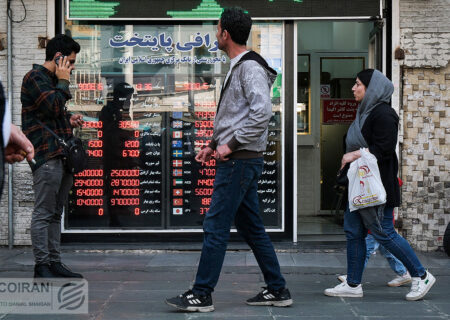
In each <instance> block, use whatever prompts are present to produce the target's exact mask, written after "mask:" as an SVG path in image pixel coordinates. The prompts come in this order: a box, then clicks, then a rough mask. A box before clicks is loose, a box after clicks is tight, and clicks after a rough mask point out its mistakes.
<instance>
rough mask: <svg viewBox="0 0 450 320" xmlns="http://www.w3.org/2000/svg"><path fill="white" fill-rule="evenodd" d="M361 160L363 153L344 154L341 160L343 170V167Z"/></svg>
mask: <svg viewBox="0 0 450 320" xmlns="http://www.w3.org/2000/svg"><path fill="white" fill-rule="evenodd" d="M367 151H368V150H367ZM359 158H361V151H359V150H356V151H353V152H348V153H346V154H344V155H343V156H342V160H341V169H342V168H343V167H345V165H346V164H347V163H352V162H353V161H355V160H356V159H359Z"/></svg>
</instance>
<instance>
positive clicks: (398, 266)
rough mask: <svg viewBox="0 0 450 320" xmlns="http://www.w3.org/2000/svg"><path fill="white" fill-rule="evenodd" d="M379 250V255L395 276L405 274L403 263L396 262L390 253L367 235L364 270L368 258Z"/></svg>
mask: <svg viewBox="0 0 450 320" xmlns="http://www.w3.org/2000/svg"><path fill="white" fill-rule="evenodd" d="M378 249H379V250H380V253H381V255H382V256H383V257H385V258H386V260H387V261H388V262H389V265H390V266H391V269H392V270H394V272H395V273H396V274H398V275H399V276H402V275H404V274H405V273H406V268H405V266H404V265H403V263H402V262H401V261H400V260H398V259H397V258H396V257H394V255H393V254H392V253H390V252H389V251H387V250H386V248H385V247H383V246H382V245H381V244H380V243H379V242H378V241H377V240H375V238H374V237H373V236H372V235H371V234H370V233H369V234H368V235H367V237H366V250H367V253H366V260H365V261H364V268H365V267H366V265H367V262H368V261H369V258H370V256H371V255H372V254H373V253H374V252H375V251H377V250H378Z"/></svg>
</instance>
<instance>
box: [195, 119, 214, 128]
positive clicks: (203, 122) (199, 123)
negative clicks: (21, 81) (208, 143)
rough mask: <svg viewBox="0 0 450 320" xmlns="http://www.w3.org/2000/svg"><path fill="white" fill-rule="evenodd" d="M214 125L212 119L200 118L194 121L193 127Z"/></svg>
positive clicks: (210, 126)
mask: <svg viewBox="0 0 450 320" xmlns="http://www.w3.org/2000/svg"><path fill="white" fill-rule="evenodd" d="M213 126H214V121H212V120H200V121H198V120H197V121H195V127H196V128H201V129H202V128H204V129H206V128H212V127H213Z"/></svg>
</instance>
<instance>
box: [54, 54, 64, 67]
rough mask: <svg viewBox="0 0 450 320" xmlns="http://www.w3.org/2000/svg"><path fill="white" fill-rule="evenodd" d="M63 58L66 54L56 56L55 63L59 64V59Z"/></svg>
mask: <svg viewBox="0 0 450 320" xmlns="http://www.w3.org/2000/svg"><path fill="white" fill-rule="evenodd" d="M62 59H64V56H63V55H60V56H58V57H56V58H55V63H56V64H57V65H59V61H62Z"/></svg>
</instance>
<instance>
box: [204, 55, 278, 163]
mask: <svg viewBox="0 0 450 320" xmlns="http://www.w3.org/2000/svg"><path fill="white" fill-rule="evenodd" d="M276 76H277V73H276V72H275V71H274V70H273V69H272V68H270V67H269V66H268V64H267V62H266V61H265V60H264V59H263V58H262V57H261V56H260V55H259V54H257V53H256V52H253V51H250V52H248V53H247V54H245V55H244V56H243V57H242V58H241V59H240V60H239V62H238V63H236V65H235V66H234V67H233V69H232V71H231V74H230V76H229V78H228V81H227V83H225V85H224V88H223V89H222V92H221V96H220V100H219V104H218V106H217V113H216V117H215V119H214V131H213V137H212V141H211V143H210V144H209V146H210V147H211V148H212V149H215V148H216V147H217V146H218V145H223V144H227V145H228V146H229V147H230V149H231V150H232V151H233V153H235V152H236V151H240V150H246V151H251V152H256V153H260V152H263V151H265V150H266V144H267V137H268V125H269V120H270V118H271V117H272V103H271V100H270V88H271V87H272V84H273V82H274V81H275V78H276ZM232 155H233V154H232ZM232 155H231V156H232Z"/></svg>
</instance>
